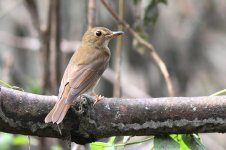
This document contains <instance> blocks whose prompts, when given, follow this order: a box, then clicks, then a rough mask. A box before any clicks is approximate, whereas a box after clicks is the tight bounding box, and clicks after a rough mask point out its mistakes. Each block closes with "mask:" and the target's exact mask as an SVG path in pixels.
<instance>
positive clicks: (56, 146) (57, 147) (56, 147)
mask: <svg viewBox="0 0 226 150" xmlns="http://www.w3.org/2000/svg"><path fill="white" fill-rule="evenodd" d="M50 150H63V148H62V147H61V146H60V145H54V146H52V147H51V148H50Z"/></svg>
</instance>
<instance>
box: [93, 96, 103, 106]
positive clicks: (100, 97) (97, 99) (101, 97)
mask: <svg viewBox="0 0 226 150" xmlns="http://www.w3.org/2000/svg"><path fill="white" fill-rule="evenodd" d="M95 96H96V100H95V102H94V103H93V106H94V105H95V104H96V103H97V102H99V101H101V100H102V99H103V98H104V96H101V95H95Z"/></svg>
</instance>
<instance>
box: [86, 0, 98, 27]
mask: <svg viewBox="0 0 226 150" xmlns="http://www.w3.org/2000/svg"><path fill="white" fill-rule="evenodd" d="M95 18H96V0H88V14H87V21H88V29H89V28H92V27H94V26H95V25H96V21H95Z"/></svg>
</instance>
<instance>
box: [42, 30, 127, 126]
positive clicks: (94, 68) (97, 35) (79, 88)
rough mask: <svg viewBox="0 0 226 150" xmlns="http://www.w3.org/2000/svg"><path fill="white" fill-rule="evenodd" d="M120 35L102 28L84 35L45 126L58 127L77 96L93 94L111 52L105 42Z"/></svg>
mask: <svg viewBox="0 0 226 150" xmlns="http://www.w3.org/2000/svg"><path fill="white" fill-rule="evenodd" d="M121 34H123V32H121V31H118V32H112V31H111V30H109V29H107V28H104V27H96V28H92V29H89V30H88V31H86V33H85V34H84V36H83V38H82V42H81V45H80V47H79V48H78V49H77V51H76V52H75V53H74V54H73V56H72V58H71V60H70V62H69V64H68V66H67V68H66V70H65V72H64V75H63V78H62V81H61V85H60V88H59V94H58V99H59V100H58V101H57V103H56V104H55V106H54V107H53V109H52V110H51V111H50V112H49V114H48V115H47V116H46V118H45V123H48V122H53V123H57V124H59V123H60V122H62V120H63V119H64V117H65V115H66V113H67V111H68V109H69V108H70V106H71V105H73V101H74V100H75V99H76V98H77V97H78V96H79V95H81V94H84V93H90V92H93V88H94V87H95V85H96V84H97V82H98V80H99V78H100V76H101V75H102V74H103V72H104V70H105V69H106V68H107V66H108V63H109V59H110V56H111V52H110V50H109V48H108V46H107V45H108V42H109V41H110V40H111V39H112V38H114V37H117V36H118V35H121ZM93 93H94V92H93ZM98 100H100V97H99V96H97V98H96V101H98Z"/></svg>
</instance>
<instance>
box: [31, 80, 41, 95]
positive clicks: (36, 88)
mask: <svg viewBox="0 0 226 150" xmlns="http://www.w3.org/2000/svg"><path fill="white" fill-rule="evenodd" d="M31 92H32V93H35V94H41V93H42V86H41V85H40V84H38V83H37V82H36V83H33V84H31Z"/></svg>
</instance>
